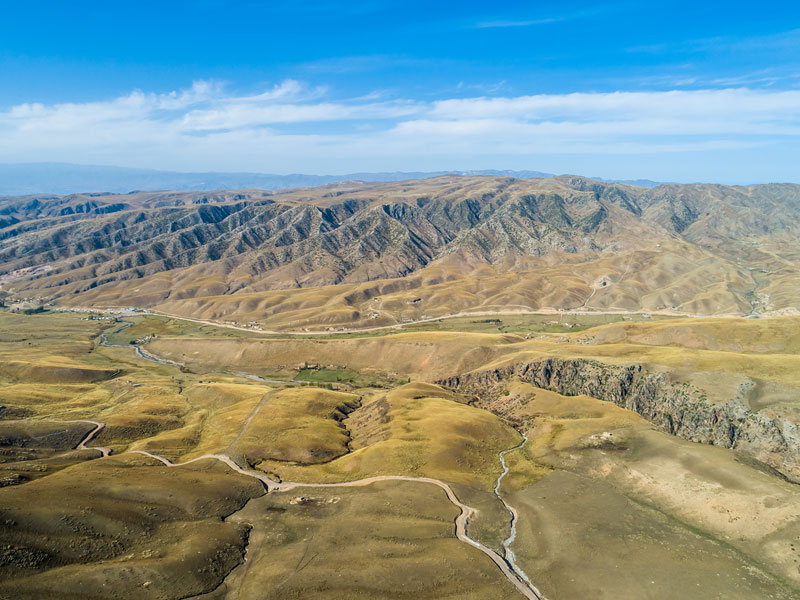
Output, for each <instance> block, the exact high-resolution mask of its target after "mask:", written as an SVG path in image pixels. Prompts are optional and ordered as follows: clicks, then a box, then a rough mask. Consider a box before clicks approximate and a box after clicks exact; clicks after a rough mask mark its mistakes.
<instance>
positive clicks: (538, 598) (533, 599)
mask: <svg viewBox="0 0 800 600" xmlns="http://www.w3.org/2000/svg"><path fill="white" fill-rule="evenodd" d="M67 422H68V423H91V424H92V425H94V426H95V428H94V429H93V430H92V431H90V432H89V433H88V434H86V436H85V437H84V438H83V440H81V442H80V444H78V446H77V447H76V449H78V450H99V451H100V453H101V454H102V455H103V456H108V455H109V454H110V453H111V450H110V449H109V448H101V447H95V446H92V447H89V446H87V445H86V444H87V443H89V442H90V441H91V440H92V439H94V437H95V436H96V435H97V434H98V433H99V432H100V430H102V429H103V427H104V424H103V423H100V422H98V421H90V420H85V419H84V420H75V421H67ZM523 443H524V442H523ZM514 449H516V448H510V449H509V450H506V451H504V452H508V451H510V450H514ZM128 453H131V454H141V455H143V456H147V457H149V458H152V459H154V460H157V461H158V462H160V463H161V464H163V465H164V466H166V467H181V466H184V465H188V464H191V463H194V462H199V461H201V460H208V459H213V460H218V461H220V462H223V463H225V464H226V465H227V466H228V467H230V468H231V469H233V470H234V471H236V472H237V473H240V474H241V475H246V476H247V477H254V478H255V479H258V480H259V481H260V482H261V483H262V484H263V485H264V486H265V487H266V488H267V491H268V492H288V491H291V490H294V489H297V488H301V487H314V488H333V487H359V486H364V485H371V484H373V483H377V482H379V481H411V482H417V483H429V484H431V485H435V486H437V487H439V488H441V489H442V490H443V491H444V493H445V495H446V496H447V499H448V500H449V501H450V502H451V503H452V504H453V505H455V506H456V507H458V509H459V510H460V511H461V512H460V513H459V515H458V516H457V517H456V520H455V534H456V538H458V539H459V540H460V541H462V542H464V543H466V544H469V545H470V546H472V547H473V548H477V549H478V550H480V551H481V552H483V553H484V554H485V555H486V556H488V557H489V558H491V559H492V561H493V562H494V563H495V564H496V565H497V567H498V568H499V569H500V571H501V572H502V573H503V575H504V576H505V577H506V579H507V580H508V581H509V582H510V583H511V584H512V585H513V586H514V587H515V588H516V589H517V591H518V592H519V593H520V594H522V595H523V596H524V597H525V598H528V600H546V599H545V597H544V596H543V595H542V594H541V592H539V590H538V589H536V587H535V586H534V585H533V584H532V583H530V582H529V581H528V578H527V576H524V574H523V576H524V579H523V577H521V576H520V575H518V574H517V570H518V568H517V567H516V565H515V564H514V563H513V562H509V561H508V560H506V559H505V558H503V557H502V556H500V555H499V554H498V553H497V552H495V551H494V550H492V549H491V548H489V547H487V546H484V545H483V544H481V543H480V542H478V541H476V540H474V539H472V538H471V537H469V535H468V534H467V525H468V524H469V519H470V517H472V516H473V515H474V514H475V512H476V511H475V509H474V508H472V507H471V506H467V505H466V504H464V503H463V502H461V501H460V500H459V499H458V496H456V494H455V492H454V491H453V489H452V488H451V487H450V486H449V485H447V484H446V483H445V482H443V481H440V480H439V479H433V478H430V477H411V476H408V475H376V476H374V477H366V478H364V479H358V480H355V481H342V482H337V483H303V482H296V481H280V482H279V481H275V480H274V479H271V478H270V477H268V476H267V475H265V474H263V473H259V472H258V471H253V470H250V469H243V468H242V467H240V466H239V465H238V464H236V462H235V461H234V460H233V459H232V458H231V457H230V456H227V455H226V454H203V455H202V456H198V457H195V458H192V459H190V460H187V461H184V462H181V463H174V462H172V461H171V460H169V459H168V458H165V457H163V456H159V455H158V454H153V453H152V452H147V451H146V450H129V451H128ZM501 458H502V456H501ZM503 466H504V467H505V464H504V465H503ZM506 472H507V470H506V471H505V472H504V473H503V475H505V473H506ZM500 479H502V475H501V476H500ZM498 486H499V481H498ZM501 500H502V498H501ZM503 504H505V502H503ZM506 507H507V508H510V507H508V505H506ZM511 510H513V509H511ZM513 514H514V517H516V511H514V512H513ZM512 556H513V554H512Z"/></svg>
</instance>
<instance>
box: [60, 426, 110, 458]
mask: <svg viewBox="0 0 800 600" xmlns="http://www.w3.org/2000/svg"><path fill="white" fill-rule="evenodd" d="M59 422H60V423H89V424H91V425H94V429H92V430H91V431H90V432H89V433H87V434H86V436H85V437H84V438H83V439H82V440H81V443H80V444H78V445H77V446H75V450H99V451H100V454H101V455H103V456H108V455H109V454H111V448H104V447H102V446H92V447H91V448H90V447H88V446H87V445H86V444H88V443H89V442H91V441H92V440H93V439H94V438H95V437H97V434H98V433H100V431H101V430H102V429H103V427H105V423H99V422H97V421H90V420H88V419H77V420H74V421H59Z"/></svg>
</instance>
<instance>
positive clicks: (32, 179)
mask: <svg viewBox="0 0 800 600" xmlns="http://www.w3.org/2000/svg"><path fill="white" fill-rule="evenodd" d="M451 174H452V175H500V176H508V177H516V178H517V179H533V178H537V177H553V176H554V175H553V174H552V173H543V172H540V171H502V170H492V169H487V170H482V171H430V172H404V171H395V172H391V173H347V174H345V175H304V174H300V173H298V174H291V175H275V174H270V173H216V172H210V173H180V172H176V171H158V170H154V169H129V168H126V167H102V166H92V165H75V164H70V163H20V164H0V195H8V196H21V195H27V194H76V193H82V192H110V193H115V194H127V193H129V192H134V191H151V190H199V191H207V190H231V189H239V190H240V189H263V190H282V189H287V188H296V187H313V186H317V185H324V184H326V183H336V182H340V181H369V182H374V181H402V180H406V179H429V178H431V177H439V176H441V175H451ZM595 179H598V180H599V181H612V182H614V183H629V184H631V185H638V186H641V187H654V186H656V185H658V183H657V182H655V181H650V180H646V179H637V180H635V181H617V180H606V179H599V178H595Z"/></svg>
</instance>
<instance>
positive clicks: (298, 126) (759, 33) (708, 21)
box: [0, 0, 800, 184]
mask: <svg viewBox="0 0 800 600" xmlns="http://www.w3.org/2000/svg"><path fill="white" fill-rule="evenodd" d="M769 5H770V2H767V4H766V5H765V6H764V10H760V11H757V12H753V11H752V10H751V8H750V7H749V5H748V6H745V5H742V6H739V5H737V4H736V3H734V4H731V3H722V2H720V1H719V0H715V1H713V2H707V3H702V4H701V5H697V4H696V3H691V2H688V1H686V0H676V1H673V2H669V3H667V4H666V5H659V6H658V7H655V6H649V5H637V4H628V3H602V4H598V3H596V2H587V1H580V2H575V3H571V5H570V7H569V8H565V7H563V6H562V5H560V4H558V3H555V2H549V1H547V2H539V3H536V6H529V5H528V4H525V3H509V4H506V5H503V6H486V5H485V4H484V3H477V2H464V3H459V5H458V9H457V10H454V9H453V7H452V6H450V5H448V4H447V3H445V4H442V5H430V4H429V3H428V4H422V3H416V2H411V3H402V4H399V3H393V2H366V3H354V4H352V5H347V6H342V5H341V4H340V3H334V2H329V1H324V0H321V1H319V2H313V3H310V4H309V3H305V4H304V5H302V6H300V5H298V4H296V3H293V2H274V3H243V4H239V3H235V4H230V3H226V2H222V1H220V0H208V1H206V2H203V3H202V4H193V5H192V6H191V8H190V9H186V8H185V7H181V6H178V5H175V6H161V5H157V4H155V3H150V2H143V3H140V4H139V5H137V9H136V10H128V9H127V8H125V7H107V6H105V5H102V7H101V6H100V5H98V6H97V10H90V9H89V7H87V10H86V11H81V13H80V14H79V13H78V12H76V11H74V10H73V9H72V8H71V7H69V6H68V5H63V4H60V3H54V2H43V3H42V2H39V3H29V4H25V5H15V6H13V7H9V8H7V9H6V12H7V18H6V19H4V22H3V23H2V24H0V33H2V36H3V40H4V49H3V52H2V53H0V64H2V65H3V69H0V135H1V136H2V140H3V141H2V142H1V143H0V162H24V163H27V162H70V163H78V164H83V165H114V166H117V165H119V166H123V167H128V168H149V169H159V170H168V171H180V172H208V171H214V172H250V173H309V174H341V173H354V172H392V171H449V170H454V169H455V170H481V169H487V168H494V169H509V170H523V169H531V168H532V169H536V170H541V171H544V172H548V173H577V174H585V175H587V176H601V177H603V178H606V179H623V180H625V179H638V178H647V179H651V180H654V181H675V182H696V181H703V182H706V181H712V182H720V183H722V182H724V183H737V184H747V183H753V182H762V181H763V182H766V181H798V179H799V177H800V176H799V175H798V168H797V165H796V156H798V155H800V29H798V22H800V21H798V16H800V13H799V12H798V9H797V8H796V7H787V6H786V5H785V3H784V4H779V5H775V6H774V7H772V8H773V9H772V10H770V9H769ZM43 12H46V13H47V14H48V15H49V16H50V17H51V18H48V19H46V20H44V21H42V19H41V18H40V16H41V14H42V13H43ZM31 30H36V31H37V33H38V34H37V37H36V43H35V44H33V43H31V38H30V36H29V35H28V34H27V32H28V31H31Z"/></svg>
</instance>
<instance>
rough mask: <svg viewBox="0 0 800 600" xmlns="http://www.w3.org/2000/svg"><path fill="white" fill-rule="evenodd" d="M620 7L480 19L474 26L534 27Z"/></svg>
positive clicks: (494, 27)
mask: <svg viewBox="0 0 800 600" xmlns="http://www.w3.org/2000/svg"><path fill="white" fill-rule="evenodd" d="M620 8H621V6H620V5H616V4H613V5H609V4H606V5H605V6H597V7H595V8H591V9H586V10H580V11H571V12H563V13H559V14H551V15H535V16H527V17H517V18H504V19H492V20H486V21H479V22H477V23H475V24H474V25H473V27H474V28H476V29H496V28H506V27H534V26H537V25H550V24H553V23H562V22H565V21H577V20H578V19H586V18H589V17H593V16H596V15H599V14H602V13H608V12H613V11H615V10H619V9H620Z"/></svg>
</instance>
